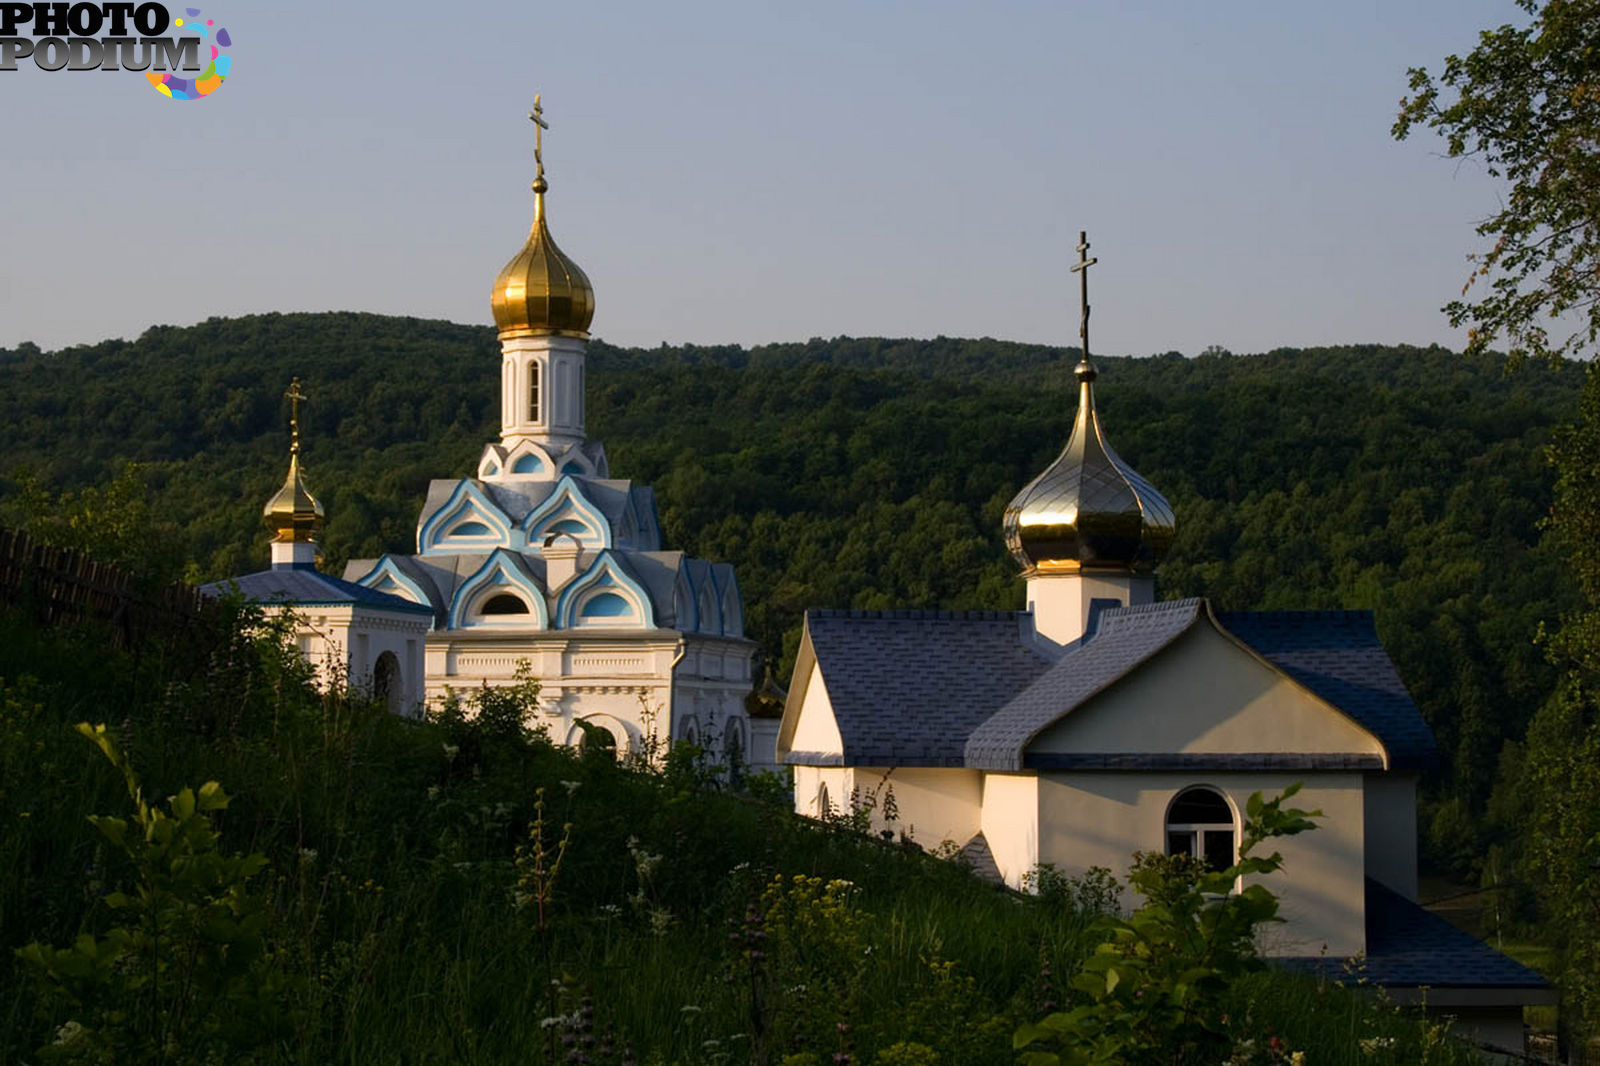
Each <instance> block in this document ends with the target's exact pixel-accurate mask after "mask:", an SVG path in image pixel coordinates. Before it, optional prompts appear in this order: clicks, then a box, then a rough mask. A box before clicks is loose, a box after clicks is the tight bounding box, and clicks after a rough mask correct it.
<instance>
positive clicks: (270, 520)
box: [261, 378, 327, 541]
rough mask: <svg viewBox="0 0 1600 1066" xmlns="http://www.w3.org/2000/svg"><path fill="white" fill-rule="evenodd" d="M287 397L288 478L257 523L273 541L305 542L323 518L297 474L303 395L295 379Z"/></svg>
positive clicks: (297, 380) (308, 490)
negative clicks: (274, 535) (288, 405)
mask: <svg viewBox="0 0 1600 1066" xmlns="http://www.w3.org/2000/svg"><path fill="white" fill-rule="evenodd" d="M287 395H288V397H289V404H290V415H289V476H288V477H286V478H284V479H283V487H282V488H280V489H279V490H278V491H277V492H275V493H273V494H272V498H271V499H269V500H267V503H266V506H265V507H263V508H261V521H262V523H263V524H264V525H266V527H267V528H268V529H271V530H273V531H274V532H275V533H276V534H277V536H276V537H274V538H273V539H274V540H277V541H309V540H311V539H312V538H313V536H314V535H315V534H316V531H317V530H318V529H320V528H321V527H322V524H323V522H324V521H325V520H326V518H327V516H326V515H325V514H324V513H323V510H322V504H321V503H319V502H318V501H317V498H316V497H315V496H313V495H311V490H310V489H308V488H306V482H305V478H304V477H303V476H302V475H301V473H300V401H301V400H303V399H305V393H303V392H301V391H300V379H299V378H295V379H294V381H293V383H291V384H290V386H289V392H288V394H287Z"/></svg>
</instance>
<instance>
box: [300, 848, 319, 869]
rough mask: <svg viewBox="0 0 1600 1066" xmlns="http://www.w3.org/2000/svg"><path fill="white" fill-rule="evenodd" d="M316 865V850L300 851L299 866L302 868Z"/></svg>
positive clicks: (303, 849) (302, 849)
mask: <svg viewBox="0 0 1600 1066" xmlns="http://www.w3.org/2000/svg"><path fill="white" fill-rule="evenodd" d="M316 864H317V852H316V849H315V848H301V849H300V865H302V866H315V865H316Z"/></svg>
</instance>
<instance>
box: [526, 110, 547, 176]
mask: <svg viewBox="0 0 1600 1066" xmlns="http://www.w3.org/2000/svg"><path fill="white" fill-rule="evenodd" d="M540 95H541V94H539V93H534V94H533V110H532V111H529V112H528V120H529V121H530V122H532V123H533V165H534V178H533V188H534V191H535V192H543V191H544V190H543V189H540V188H539V186H541V185H546V184H547V183H546V182H545V180H544V131H545V130H547V129H549V128H550V123H548V122H546V121H545V118H544V105H543V104H542V103H540V102H539V97H540Z"/></svg>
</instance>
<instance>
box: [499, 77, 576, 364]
mask: <svg viewBox="0 0 1600 1066" xmlns="http://www.w3.org/2000/svg"><path fill="white" fill-rule="evenodd" d="M528 118H529V120H530V121H532V122H533V138H534V139H533V160H534V167H535V171H534V179H533V228H532V229H531V230H530V231H529V232H528V240H527V243H526V244H524V245H523V246H522V251H520V252H518V253H517V254H516V256H515V257H514V258H512V260H511V262H509V263H507V264H506V265H505V269H504V270H502V271H500V276H499V277H497V278H495V279H494V293H493V294H492V296H491V297H490V301H489V303H490V307H491V308H492V309H493V311H494V322H495V325H496V326H498V327H500V338H501V339H502V340H505V339H508V338H511V337H537V336H552V335H554V336H564V337H587V336H588V335H589V323H590V322H591V321H593V320H594V286H592V285H590V284H589V277H588V275H587V274H585V273H584V272H583V269H582V268H581V267H579V266H578V264H577V263H574V262H573V261H572V260H571V259H569V258H568V257H567V255H566V253H564V252H563V251H562V250H561V249H560V248H557V247H556V242H555V240H554V239H553V238H552V237H551V236H550V227H549V225H548V224H547V223H546V221H545V211H544V194H545V192H546V191H548V190H549V188H550V185H549V183H548V182H546V181H545V180H544V131H545V130H547V129H549V128H550V124H549V123H548V122H546V121H545V118H544V106H543V105H542V104H541V103H540V101H539V97H538V96H537V95H536V96H534V98H533V110H532V111H530V112H528Z"/></svg>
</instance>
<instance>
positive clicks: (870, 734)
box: [805, 611, 1049, 766]
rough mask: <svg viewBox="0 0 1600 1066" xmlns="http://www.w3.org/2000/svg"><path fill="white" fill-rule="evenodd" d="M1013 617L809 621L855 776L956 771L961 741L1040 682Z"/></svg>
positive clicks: (1018, 619)
mask: <svg viewBox="0 0 1600 1066" xmlns="http://www.w3.org/2000/svg"><path fill="white" fill-rule="evenodd" d="M1027 617H1028V616H1027V615H1026V614H1024V613H1022V612H1016V611H807V612H806V619H805V623H806V632H807V634H808V635H809V636H810V639H811V648H812V651H813V653H814V654H815V656H816V661H817V665H818V666H819V667H821V669H822V678H823V683H824V684H825V685H826V686H827V689H828V697H829V699H830V701H831V702H832V704H833V714H834V718H835V720H836V721H837V722H838V725H839V735H840V737H841V738H842V739H843V740H844V761H845V762H846V763H848V764H850V765H854V766H961V765H963V748H964V746H965V744H966V739H967V734H968V733H970V732H971V731H972V729H973V727H975V726H977V725H978V723H980V722H982V721H983V720H984V719H986V718H988V717H989V716H990V715H991V714H993V713H994V712H995V711H997V710H999V709H1000V707H1001V706H1002V705H1003V704H1004V703H1005V701H1006V700H1007V699H1009V698H1010V697H1011V695H1012V693H1014V692H1015V691H1016V690H1017V689H1018V688H1019V687H1020V686H1022V685H1025V684H1027V683H1028V682H1029V681H1032V680H1033V679H1034V678H1036V677H1038V676H1039V675H1040V674H1042V673H1043V672H1044V670H1045V668H1046V667H1047V666H1048V665H1049V662H1048V660H1047V659H1045V658H1044V656H1042V655H1041V654H1039V653H1038V652H1037V651H1035V650H1033V648H1032V647H1031V646H1029V645H1027V644H1024V643H1023V629H1024V625H1025V621H1026V619H1027Z"/></svg>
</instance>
